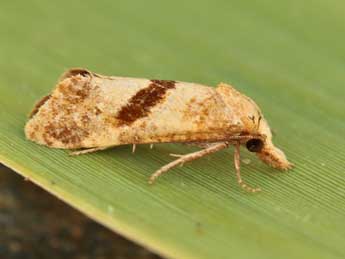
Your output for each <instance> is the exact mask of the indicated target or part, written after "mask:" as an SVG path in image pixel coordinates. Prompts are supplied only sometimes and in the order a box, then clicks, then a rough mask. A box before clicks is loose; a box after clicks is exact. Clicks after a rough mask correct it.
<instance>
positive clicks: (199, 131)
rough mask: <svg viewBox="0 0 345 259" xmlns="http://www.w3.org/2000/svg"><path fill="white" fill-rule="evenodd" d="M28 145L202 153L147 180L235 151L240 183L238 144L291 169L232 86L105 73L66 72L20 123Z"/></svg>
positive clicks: (261, 120)
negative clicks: (177, 148)
mask: <svg viewBox="0 0 345 259" xmlns="http://www.w3.org/2000/svg"><path fill="white" fill-rule="evenodd" d="M25 135H26V137H27V138H28V139H29V140H32V141H34V142H36V143H38V144H42V145H46V146H48V147H52V148H62V149H73V150H78V151H74V152H72V155H80V154H85V153H91V152H95V151H100V150H104V149H108V148H112V147H115V146H119V145H127V144H132V145H133V147H134V148H135V145H136V144H155V143H185V144H194V145H197V146H199V147H201V150H199V151H196V152H193V153H190V154H184V155H175V154H171V155H172V156H177V157H178V158H177V159H176V160H175V161H173V162H171V163H169V164H167V165H165V166H163V167H161V168H160V169H159V170H157V171H156V172H155V173H154V174H152V175H151V177H150V179H149V183H153V182H154V181H155V179H156V178H157V177H158V176H160V175H161V174H163V173H165V172H167V171H168V170H169V169H171V168H173V167H175V166H177V165H183V164H184V163H186V162H189V161H192V160H195V159H198V158H201V157H203V156H206V155H208V154H211V153H214V152H217V151H220V150H222V149H225V148H228V147H229V146H234V147H235V151H234V165H235V171H236V176H237V181H238V183H239V185H240V186H241V187H242V188H243V189H245V190H247V191H249V192H257V191H259V190H260V188H252V187H250V186H249V185H247V184H245V183H244V182H243V180H242V178H241V174H240V146H241V145H244V146H245V147H246V148H247V149H248V150H249V151H250V152H254V153H255V154H256V155H257V156H258V157H259V159H261V160H262V161H263V162H264V163H266V164H268V165H270V166H272V167H274V168H277V169H282V170H287V169H289V168H291V166H292V164H291V163H290V162H289V161H288V160H287V158H286V156H285V155H284V153H283V152H282V151H281V150H280V149H278V148H277V147H275V146H274V145H273V143H272V133H271V130H270V127H269V126H268V123H267V121H266V120H265V118H264V116H263V114H262V112H261V111H260V108H259V107H258V106H257V105H256V104H255V102H254V101H253V100H252V99H250V98H249V97H247V96H245V95H244V94H242V93H240V92H239V91H237V90H236V89H235V88H234V87H232V86H230V85H228V84H225V83H220V84H219V85H218V86H217V87H216V88H213V87H208V86H204V85H201V84H195V83H186V82H179V81H172V80H149V79H142V78H129V77H115V76H104V75H100V74H96V73H93V72H91V71H88V70H87V69H82V68H75V69H70V70H69V71H67V72H65V73H64V74H63V75H62V76H61V78H60V80H59V81H58V83H57V85H56V87H55V89H54V90H53V91H52V92H51V94H49V95H48V96H45V97H43V98H42V99H41V100H40V101H39V102H37V103H36V105H35V107H34V109H33V110H32V112H31V114H30V119H29V120H28V122H27V123H26V125H25Z"/></svg>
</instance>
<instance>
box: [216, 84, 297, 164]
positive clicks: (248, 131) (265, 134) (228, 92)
mask: <svg viewBox="0 0 345 259" xmlns="http://www.w3.org/2000/svg"><path fill="white" fill-rule="evenodd" d="M216 91H217V92H218V93H219V94H220V95H221V97H222V99H223V101H224V102H225V104H226V106H227V107H228V108H229V109H230V110H231V111H232V112H233V113H234V114H235V115H236V116H237V117H238V118H239V119H240V120H241V122H242V126H243V129H244V132H242V133H245V134H244V135H249V136H255V137H252V138H250V139H248V140H247V141H246V143H245V146H246V148H247V149H248V150H249V151H250V152H254V153H256V155H257V156H258V157H259V158H260V159H261V160H262V161H263V162H265V163H266V164H268V165H270V166H272V167H274V168H278V169H289V168H291V166H292V164H291V163H289V161H288V160H287V158H286V156H285V154H284V153H283V152H282V151H281V150H280V149H279V148H277V147H275V146H274V144H273V142H272V132H271V129H270V127H269V125H268V123H267V121H266V120H265V118H264V116H263V114H262V112H261V110H260V108H259V106H258V105H257V104H256V103H255V102H254V101H253V100H252V99H251V98H249V97H247V96H245V95H244V94H242V93H240V92H239V91H237V90H236V89H235V88H233V87H232V86H231V85H228V84H224V83H220V84H219V85H218V86H217V88H216Z"/></svg>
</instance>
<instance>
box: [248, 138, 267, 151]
mask: <svg viewBox="0 0 345 259" xmlns="http://www.w3.org/2000/svg"><path fill="white" fill-rule="evenodd" d="M246 147H247V149H248V150H249V151H250V152H260V151H261V149H262V148H263V147H264V143H263V142H262V140H261V139H258V138H253V139H250V140H248V141H247V143H246Z"/></svg>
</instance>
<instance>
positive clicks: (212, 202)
mask: <svg viewBox="0 0 345 259" xmlns="http://www.w3.org/2000/svg"><path fill="white" fill-rule="evenodd" d="M344 24H345V2H343V1H340V0H331V1H317V0H305V1H297V0H292V1H273V0H272V1H265V0H263V1H249V0H248V1H247V0H246V1H212V2H211V1H196V0H191V1H150V0H149V1H65V0H63V1H58V2H52V1H49V2H48V1H38V0H37V1H34V0H30V1H18V0H14V1H1V3H0V35H1V40H0V103H1V109H0V146H1V148H0V162H2V163H4V164H5V165H7V166H9V167H11V168H13V169H14V170H16V171H17V172H19V173H20V174H22V175H24V176H26V177H29V178H30V179H31V180H32V181H34V182H36V183H38V184H39V185H41V186H43V187H44V188H45V189H46V190H48V191H50V192H52V193H53V194H55V195H57V196H58V197H60V198H61V199H63V200H64V201H66V202H67V203H69V204H71V205H72V206H73V207H75V208H77V209H79V210H81V211H83V212H84V213H86V214H87V215H89V216H90V217H92V218H93V219H96V220H97V221H99V222H101V223H103V224H104V225H106V226H107V227H109V228H111V229H113V230H115V231H117V232H119V233H121V234H123V235H125V236H127V237H128V238H130V239H132V240H134V241H136V242H138V243H140V244H143V245H145V246H147V247H149V248H150V249H152V250H154V251H156V252H158V253H159V254H161V255H163V256H167V257H173V258H229V257H235V258H277V257H278V258H292V257H297V258H344V256H345V249H344V243H345V223H344V219H345V207H344V205H345V202H344V198H345V189H344V180H345V165H344V155H345V151H344V148H345V139H344V134H345V120H344V118H345V104H344V95H345V89H344V68H345V48H344V43H345V26H344ZM75 66H81V67H86V68H89V69H90V70H93V71H95V72H98V73H102V74H106V75H119V76H132V77H145V78H161V79H174V80H180V81H191V82H199V83H204V84H208V85H211V86H214V85H216V84H217V83H219V82H222V81H223V82H228V83H231V84H234V85H235V86H236V88H237V89H239V90H241V91H242V92H244V93H245V94H247V95H248V96H250V97H252V98H253V99H254V100H255V101H256V102H257V103H258V104H259V106H260V107H261V108H262V110H263V112H264V114H265V117H266V118H267V119H268V121H269V122H270V125H271V126H272V128H273V130H274V131H275V132H276V136H275V142H276V143H277V144H278V146H280V147H281V148H282V149H283V150H284V151H285V152H286V154H287V155H288V157H289V158H290V160H291V161H292V162H293V163H294V164H295V165H296V167H295V169H293V170H292V171H290V172H288V173H278V172H277V171H275V170H273V169H270V168H267V166H265V165H263V164H262V163H260V162H259V161H258V160H257V159H256V158H255V157H254V156H252V154H249V153H248V152H245V151H244V152H243V158H244V159H250V163H249V164H248V165H245V164H243V170H242V172H243V177H244V178H245V180H246V181H247V182H248V183H251V184H252V185H259V186H260V187H261V188H262V189H263V190H264V192H263V193H260V194H258V195H248V194H246V193H244V192H243V191H242V190H241V189H240V188H239V187H238V186H237V184H236V180H235V176H234V172H233V165H232V150H229V151H225V152H220V153H218V154H215V155H212V156H211V157H210V158H209V159H203V160H201V161H196V162H194V163H193V164H191V165H187V166H185V167H183V168H178V169H176V170H174V171H171V172H170V173H169V174H167V175H166V176H164V177H162V179H159V181H158V182H157V185H155V186H154V187H152V188H150V187H149V186H147V184H146V180H147V178H148V176H149V175H150V174H151V173H152V172H153V171H154V170H155V169H157V168H159V167H160V166H162V165H163V164H165V163H167V162H169V161H171V158H169V157H168V153H187V152H190V151H191V150H194V149H193V148H191V147H184V146H181V145H173V144H169V145H159V146H158V147H157V148H155V149H154V150H152V151H151V150H150V149H149V148H148V147H139V148H138V151H137V153H136V155H135V156H132V155H131V154H130V148H129V147H119V148H117V149H113V150H108V151H104V152H100V153H97V154H93V155H88V156H81V157H77V158H73V159H71V158H70V157H68V155H67V153H66V152H65V151H62V150H52V149H47V148H44V147H41V146H38V145H35V144H33V143H29V142H27V141H26V140H25V138H24V134H23V126H24V124H25V122H26V115H27V114H28V112H29V111H30V109H31V108H32V106H33V104H34V102H35V101H36V100H37V99H39V98H40V97H41V96H43V95H46V94H47V93H48V92H49V91H50V90H51V89H52V87H53V85H54V83H55V82H56V80H57V78H58V77H59V75H60V74H61V73H62V72H63V71H64V70H66V69H68V68H69V67H75ZM42 217H44V215H42Z"/></svg>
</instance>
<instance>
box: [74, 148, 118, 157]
mask: <svg viewBox="0 0 345 259" xmlns="http://www.w3.org/2000/svg"><path fill="white" fill-rule="evenodd" d="M110 147H111V146H106V147H94V148H88V149H84V150H79V151H72V152H70V153H69V155H70V156H78V155H83V154H87V153H93V152H97V151H100V150H104V149H107V148H110Z"/></svg>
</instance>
